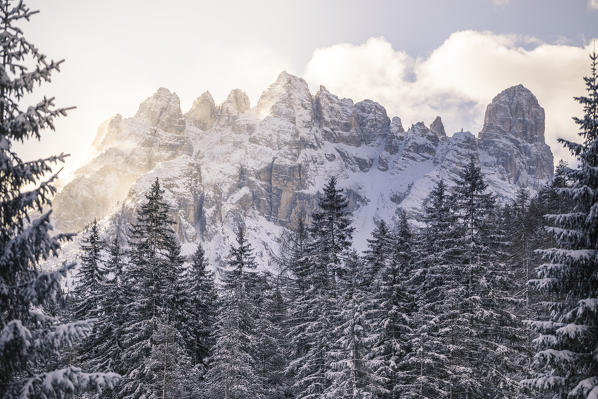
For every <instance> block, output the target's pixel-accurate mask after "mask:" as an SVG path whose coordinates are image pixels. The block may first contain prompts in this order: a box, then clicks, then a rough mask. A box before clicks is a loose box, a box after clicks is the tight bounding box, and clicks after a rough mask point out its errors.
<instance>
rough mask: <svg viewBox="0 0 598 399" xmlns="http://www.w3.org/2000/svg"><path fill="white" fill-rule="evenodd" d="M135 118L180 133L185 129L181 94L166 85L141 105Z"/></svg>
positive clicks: (170, 131)
mask: <svg viewBox="0 0 598 399" xmlns="http://www.w3.org/2000/svg"><path fill="white" fill-rule="evenodd" d="M135 118H137V119H140V120H144V121H146V122H147V123H149V124H150V125H151V126H153V127H156V128H158V129H161V130H164V131H166V132H169V133H177V134H178V133H182V132H183V131H184V130H185V120H184V119H183V114H182V112H181V102H180V100H179V96H177V95H176V93H174V92H173V93H171V92H170V90H168V89H165V88H164V87H161V88H159V89H158V91H156V92H155V93H154V95H152V96H151V97H149V98H147V99H146V100H145V101H143V102H142V103H141V104H140V105H139V109H138V110H137V113H136V114H135Z"/></svg>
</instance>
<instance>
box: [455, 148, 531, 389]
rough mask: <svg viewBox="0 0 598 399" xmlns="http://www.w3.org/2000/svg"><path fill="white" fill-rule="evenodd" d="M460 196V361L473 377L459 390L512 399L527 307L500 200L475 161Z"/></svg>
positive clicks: (462, 380)
mask: <svg viewBox="0 0 598 399" xmlns="http://www.w3.org/2000/svg"><path fill="white" fill-rule="evenodd" d="M455 190H456V192H455V202H456V209H457V213H458V220H459V223H460V225H461V227H462V231H463V233H464V234H463V238H462V239H461V240H460V242H461V246H462V247H463V249H464V253H463V256H462V259H461V261H460V269H461V270H460V271H459V272H460V273H459V274H460V278H459V277H457V279H456V281H455V282H456V284H457V286H460V287H462V292H463V295H462V297H461V305H460V312H459V315H458V320H459V321H458V324H459V325H460V329H461V332H460V339H459V340H460V343H461V350H460V351H459V353H458V356H457V357H454V359H455V360H457V363H456V365H457V366H462V367H465V368H468V369H469V370H470V371H471V373H464V374H462V375H458V376H457V382H456V388H457V389H458V391H459V392H462V394H463V395H465V396H466V397H472V396H477V395H482V396H489V397H494V398H500V397H503V398H509V397H512V396H514V392H517V390H518V389H519V384H518V381H517V380H515V379H514V378H513V373H514V372H515V371H516V370H517V366H518V364H517V363H518V361H519V359H520V356H519V352H520V350H521V345H522V342H524V341H525V332H524V331H523V328H522V323H521V320H520V319H519V318H518V317H517V315H516V314H514V313H513V312H512V310H513V307H514V306H521V305H522V302H523V301H522V300H521V298H517V297H515V290H514V289H513V288H514V284H513V283H514V281H515V278H514V273H513V270H511V269H510V268H509V267H508V266H507V261H506V252H505V250H504V249H505V245H506V239H505V234H504V230H503V229H502V226H500V223H499V219H498V217H497V212H496V207H495V204H494V198H493V196H492V195H491V194H490V193H489V192H488V191H487V184H486V183H485V182H484V179H483V177H482V172H481V169H480V168H479V167H478V166H476V164H475V163H474V160H473V159H471V160H470V162H469V164H468V165H467V166H465V168H464V169H463V171H462V172H461V174H460V177H459V179H458V181H457V185H456V189H455ZM481 337H483V338H481Z"/></svg>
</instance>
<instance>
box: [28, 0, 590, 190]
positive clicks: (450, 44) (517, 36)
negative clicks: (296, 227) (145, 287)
mask: <svg viewBox="0 0 598 399" xmlns="http://www.w3.org/2000/svg"><path fill="white" fill-rule="evenodd" d="M27 3H28V4H29V5H30V6H31V7H32V8H34V9H39V10H40V11H41V13H40V14H38V15H36V16H34V17H33V18H32V21H31V22H30V23H28V24H25V25H24V27H23V28H24V31H25V34H26V36H27V37H28V38H29V39H30V40H31V41H32V42H33V43H34V44H36V45H37V47H38V48H40V50H42V52H44V53H45V54H47V55H48V56H50V57H51V58H54V59H62V58H65V59H66V62H65V64H64V67H63V68H62V72H61V73H59V74H57V75H55V78H54V80H53V82H52V83H51V84H50V85H46V86H44V87H42V89H39V90H37V91H36V95H37V96H38V97H41V96H42V95H50V96H56V100H57V103H58V104H59V105H64V106H72V105H75V106H77V109H76V110H74V111H72V112H71V113H70V115H69V116H68V117H66V118H62V119H60V120H58V121H57V124H56V128H57V131H56V132H55V133H47V134H44V135H43V139H42V141H41V142H39V143H38V142H35V143H34V142H29V143H27V144H25V145H24V146H23V147H21V148H20V153H21V154H22V156H23V158H24V159H30V158H33V157H39V156H45V155H49V154H53V153H59V152H67V153H71V154H72V157H71V159H70V160H69V162H68V163H67V165H66V169H65V175H64V176H63V177H66V178H68V176H69V174H71V173H72V172H73V171H74V170H75V169H76V168H77V167H79V166H80V165H81V164H82V163H84V162H85V160H86V158H87V157H88V156H89V152H88V150H89V147H90V144H91V142H92V141H93V138H94V136H95V133H96V130H97V127H98V125H99V124H100V123H101V122H102V121H104V120H106V119H108V118H109V117H110V116H112V115H114V114H116V113H120V114H122V115H123V116H125V117H128V116H132V115H133V114H134V113H135V111H136V110H137V107H138V105H139V103H140V102H141V101H143V100H144V99H145V98H147V97H149V96H150V95H152V94H153V93H154V92H155V91H156V89H157V88H159V87H166V88H168V89H170V90H172V91H175V92H176V93H177V94H178V95H179V96H180V98H181V106H182V110H183V112H186V111H187V109H188V108H189V107H190V106H191V103H192V102H193V100H194V99H195V98H196V97H198V96H199V95H200V94H201V93H202V92H204V91H205V90H209V91H210V92H211V93H212V95H213V96H214V99H215V100H216V102H220V101H222V100H224V98H225V97H226V95H227V93H228V92H229V91H230V90H231V89H234V88H241V89H243V90H245V91H246V92H247V94H248V95H249V97H250V98H251V101H252V105H255V103H256V102H257V99H258V97H259V94H260V93H261V92H262V91H263V90H264V89H265V88H266V87H267V86H268V85H269V84H270V83H272V82H273V81H274V79H275V78H276V76H277V75H278V73H280V72H281V71H282V70H287V71H288V72H290V73H293V74H296V75H299V76H302V77H304V78H305V79H306V80H307V82H308V83H309V85H310V89H311V91H312V93H315V92H316V91H317V90H318V87H319V85H320V84H323V85H325V86H326V87H327V88H328V89H329V90H330V91H332V92H333V93H336V94H338V95H340V96H345V97H350V98H353V99H354V100H356V101H359V100H362V99H365V98H370V99H372V100H375V101H378V102H380V103H381V104H382V105H384V106H385V107H386V108H387V111H388V113H389V116H390V117H392V116H399V117H401V118H402V119H403V124H404V126H406V127H408V126H410V125H411V124H412V123H415V122H417V121H419V120H423V121H424V122H426V124H429V123H430V122H431V121H432V120H433V118H434V117H435V116H436V115H440V116H441V117H442V118H443V121H444V123H445V127H446V128H447V132H449V134H450V133H452V132H454V131H458V130H460V129H461V128H464V129H465V130H470V131H472V132H473V133H477V132H479V130H480V129H481V124H482V121H483V113H484V109H485V106H486V105H487V104H488V103H489V102H490V101H491V100H492V98H493V97H494V96H495V95H496V94H498V92H499V91H501V90H503V89H505V88H507V87H509V86H511V85H514V84H519V83H522V84H524V85H525V86H527V87H528V88H529V89H531V90H532V91H533V92H534V93H535V94H536V96H537V97H538V99H539V101H540V104H541V105H542V106H543V107H544V108H545V109H546V118H547V121H546V126H547V131H546V136H547V140H548V143H549V144H550V145H551V147H552V148H553V152H555V159H557V160H558V159H559V158H563V157H566V154H565V153H564V152H563V151H562V150H561V148H560V146H558V145H557V144H556V138H557V137H561V136H566V137H570V138H574V137H575V126H574V125H573V123H572V122H571V117H572V116H573V115H576V114H578V113H579V109H578V107H576V105H575V103H574V102H573V101H572V99H571V97H572V96H575V95H582V94H584V92H583V82H582V76H583V75H585V74H587V73H588V71H589V61H588V53H589V52H590V51H591V49H592V48H593V45H592V39H593V38H597V37H598V0H589V1H588V0H568V1H564V0H563V1H556V0H453V1H446V0H419V1H392V0H387V1H383V0H368V1H349V0H334V1H332V0H302V1H294V0H293V1H291V0H287V1H283V0H278V1H275V0H252V1H242V0H239V1H232V0H219V1H201V0H188V1H183V0H179V1H176V0H170V1H157V0H156V1H151V0H145V1H141V0H127V1H123V0H120V1H117V0H103V1H91V0H52V1H47V0H46V1H42V0H30V1H28V2H27Z"/></svg>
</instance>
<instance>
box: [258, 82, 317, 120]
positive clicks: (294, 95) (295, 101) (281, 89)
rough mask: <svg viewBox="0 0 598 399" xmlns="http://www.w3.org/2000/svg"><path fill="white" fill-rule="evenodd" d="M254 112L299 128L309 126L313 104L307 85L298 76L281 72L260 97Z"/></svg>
mask: <svg viewBox="0 0 598 399" xmlns="http://www.w3.org/2000/svg"><path fill="white" fill-rule="evenodd" d="M256 112H257V113H258V114H259V115H262V116H268V115H272V116H275V117H280V118H283V119H285V120H287V121H289V122H291V123H293V124H297V126H299V127H309V126H311V123H312V120H313V102H312V96H311V93H310V91H309V87H308V86H307V83H306V82H305V80H303V79H302V78H300V77H298V76H294V75H291V74H289V73H287V72H285V71H283V72H281V73H280V75H278V77H277V78H276V81H275V82H274V83H272V84H271V85H270V87H268V89H266V91H264V92H263V93H262V95H261V96H260V99H259V100H258V103H257V107H256Z"/></svg>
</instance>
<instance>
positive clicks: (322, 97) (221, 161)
mask: <svg viewBox="0 0 598 399" xmlns="http://www.w3.org/2000/svg"><path fill="white" fill-rule="evenodd" d="M94 146H95V148H96V150H97V151H98V155H97V156H96V157H95V158H93V159H92V160H90V162H89V163H88V164H86V165H85V166H83V167H82V168H80V169H79V170H78V171H77V172H76V174H75V178H74V180H73V181H72V182H70V183H69V184H68V185H66V186H65V187H64V189H63V190H62V191H61V192H60V193H59V194H58V195H57V196H56V198H55V200H54V204H55V214H56V218H57V221H56V222H57V223H56V224H57V226H58V227H59V228H60V229H61V230H75V231H77V230H80V229H81V228H82V227H83V226H84V225H85V224H86V223H88V222H89V221H90V220H92V219H93V218H94V217H96V218H98V219H101V218H106V223H108V225H109V224H110V222H111V221H113V220H115V218H116V215H117V214H118V217H129V216H130V215H132V214H133V210H134V209H135V207H136V206H137V205H138V204H139V202H140V201H141V200H142V198H143V194H144V193H145V192H146V191H147V190H148V188H149V186H150V184H151V183H152V182H153V180H154V179H155V178H156V177H159V178H160V181H161V185H162V186H163V188H164V189H165V190H166V199H167V201H168V202H169V204H170V206H171V212H172V213H173V216H174V218H175V220H176V223H177V226H176V227H177V229H176V230H177V233H178V235H179V237H180V239H181V241H182V242H183V243H192V242H196V241H199V240H201V241H203V242H204V245H205V246H206V248H207V249H208V250H207V251H206V252H207V253H211V254H218V253H223V252H226V251H222V249H223V248H228V247H227V245H228V242H229V239H230V238H232V237H233V227H234V226H235V225H236V224H237V223H239V222H242V221H243V222H244V223H245V224H246V228H247V234H248V237H249V238H250V240H251V241H252V242H253V244H254V245H255V247H256V248H257V249H258V254H259V253H261V255H263V256H262V257H261V258H262V259H268V258H269V256H268V255H269V254H272V252H273V251H274V250H275V249H276V247H277V238H278V236H279V234H280V232H281V229H282V228H283V227H285V226H287V225H288V224H289V223H294V221H295V219H296V218H297V216H298V215H300V214H306V215H309V214H310V213H311V212H312V210H313V209H314V207H315V204H316V195H317V192H318V190H319V189H321V188H322V186H323V184H324V182H325V181H326V179H327V178H328V177H330V176H332V175H334V176H337V178H338V184H339V186H341V187H344V188H345V189H346V193H347V196H348V198H349V200H350V206H351V208H352V210H353V211H354V216H355V227H356V228H357V230H356V232H357V233H356V237H355V242H356V244H357V245H358V246H359V245H365V237H367V236H368V235H369V233H370V231H371V229H372V227H373V220H374V219H375V218H378V217H380V218H392V217H393V216H394V215H396V211H397V209H398V208H399V207H400V208H403V209H405V210H406V211H407V212H408V213H409V214H411V215H414V214H417V213H418V212H419V211H420V210H421V208H420V207H421V204H422V201H423V200H424V199H425V198H426V197H427V195H428V194H429V192H430V190H431V188H432V187H433V185H434V184H435V183H436V182H437V181H438V180H440V179H441V178H443V179H445V180H446V181H447V183H448V185H449V186H450V185H451V184H452V182H453V181H454V179H455V178H456V176H457V174H458V172H459V170H460V168H461V167H462V166H463V165H465V164H466V163H467V162H469V160H470V159H471V158H472V157H473V158H474V160H475V161H476V162H477V163H479V164H480V165H481V167H482V170H483V172H484V174H485V175H486V178H487V181H488V183H489V187H490V189H491V190H492V191H493V192H494V193H496V195H497V196H498V198H499V200H503V201H504V200H508V199H510V198H513V197H514V194H515V192H516V191H517V189H518V188H520V187H524V188H528V189H530V190H532V191H534V190H537V189H538V188H539V187H540V186H541V185H542V184H544V183H546V182H547V181H549V180H550V178H551V177H552V170H553V158H552V153H551V151H550V148H549V147H548V146H547V145H546V144H545V142H544V110H543V109H542V107H541V106H540V105H539V104H538V101H537V99H536V98H535V96H534V95H533V94H532V93H531V92H530V91H529V90H528V89H526V88H525V87H523V86H521V85H519V86H514V87H511V88H508V89H506V90H504V91H503V92H501V93H500V94H498V95H497V96H496V97H495V98H494V99H493V100H492V102H491V103H490V104H489V105H488V108H487V110H486V116H485V121H484V127H483V129H482V131H481V132H480V134H479V137H478V138H476V137H475V136H474V135H473V134H471V133H469V132H459V133H455V134H453V135H452V136H447V134H446V132H445V128H444V125H443V124H442V120H441V119H440V117H437V118H436V119H435V120H434V121H432V123H431V125H430V126H429V127H428V126H426V124H425V123H423V122H418V123H416V124H414V125H412V126H411V127H410V128H409V129H407V131H405V129H404V128H403V125H402V122H401V120H400V118H398V117H393V118H392V119H391V118H389V116H388V115H387V112H386V110H385V109H384V107H383V106H381V105H380V104H378V103H376V102H374V101H370V100H364V101H360V102H357V103H354V102H353V101H352V100H350V99H345V98H339V97H338V96H336V95H334V94H333V93H330V92H329V91H328V90H327V89H326V88H325V87H323V86H321V87H320V88H319V90H318V91H317V93H316V94H315V95H312V94H311V92H310V90H309V87H308V85H307V83H306V82H305V81H304V80H303V79H301V78H300V77H297V76H293V75H290V74H288V73H286V72H282V73H281V74H280V75H279V76H278V78H277V79H276V81H275V82H274V83H273V84H272V85H270V86H269V87H268V88H267V89H266V91H265V92H264V93H263V94H262V95H261V97H260V98H259V101H258V103H257V105H256V106H255V107H254V108H251V106H250V103H249V98H248V97H247V95H246V94H245V93H244V92H242V91H241V90H238V89H236V90H233V91H231V93H230V94H229V95H228V97H227V99H226V101H224V103H222V104H220V105H216V104H215V103H214V100H213V98H212V96H211V95H210V94H209V93H208V92H205V93H204V94H202V95H201V96H200V97H199V98H198V99H197V100H195V102H194V103H193V105H192V106H191V109H190V110H189V111H188V112H186V113H185V114H183V113H182V112H181V109H180V102H179V98H178V96H177V95H176V94H175V93H171V92H170V91H169V90H167V89H164V88H161V89H159V90H158V91H157V92H156V93H155V94H154V95H153V96H151V97H150V98H148V99H147V100H145V101H144V102H142V103H141V105H140V106H139V110H138V111H137V114H136V115H135V116H134V117H131V118H123V117H122V116H120V115H116V116H114V117H112V118H110V119H109V120H108V121H106V122H104V123H103V124H102V125H101V126H100V128H99V129H98V133H97V137H96V139H95V141H94ZM360 242H363V243H362V244H360ZM214 256H218V255H214ZM216 260H217V259H216Z"/></svg>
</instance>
